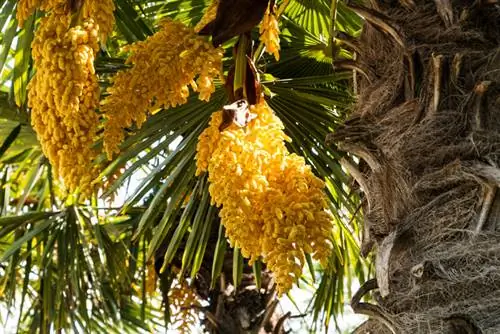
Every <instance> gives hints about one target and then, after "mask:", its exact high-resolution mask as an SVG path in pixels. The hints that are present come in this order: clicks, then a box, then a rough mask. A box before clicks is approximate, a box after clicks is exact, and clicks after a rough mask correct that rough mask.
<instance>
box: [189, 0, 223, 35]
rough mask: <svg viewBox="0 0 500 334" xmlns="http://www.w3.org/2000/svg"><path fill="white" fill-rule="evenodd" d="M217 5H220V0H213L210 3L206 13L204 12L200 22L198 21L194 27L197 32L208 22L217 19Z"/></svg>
mask: <svg viewBox="0 0 500 334" xmlns="http://www.w3.org/2000/svg"><path fill="white" fill-rule="evenodd" d="M217 7H219V0H212V2H211V3H210V5H209V6H208V7H207V9H206V10H205V13H203V17H202V18H201V20H200V22H198V23H197V24H196V26H195V27H194V31H195V32H199V31H200V30H201V29H203V28H204V27H205V26H206V25H207V24H208V23H210V22H212V21H213V20H215V17H216V16H217Z"/></svg>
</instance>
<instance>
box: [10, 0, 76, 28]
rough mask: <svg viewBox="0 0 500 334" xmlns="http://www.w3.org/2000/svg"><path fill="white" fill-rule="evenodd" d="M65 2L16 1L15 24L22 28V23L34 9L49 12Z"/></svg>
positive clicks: (43, 0)
mask: <svg viewBox="0 0 500 334" xmlns="http://www.w3.org/2000/svg"><path fill="white" fill-rule="evenodd" d="M65 2H67V0H18V1H17V9H16V18H17V22H18V24H19V26H20V27H22V26H23V24H24V22H25V21H26V20H27V19H28V17H30V16H31V14H33V12H34V11H35V10H36V9H38V8H39V9H41V10H43V11H49V10H51V9H53V8H56V7H58V6H59V5H62V4H64V3H65Z"/></svg>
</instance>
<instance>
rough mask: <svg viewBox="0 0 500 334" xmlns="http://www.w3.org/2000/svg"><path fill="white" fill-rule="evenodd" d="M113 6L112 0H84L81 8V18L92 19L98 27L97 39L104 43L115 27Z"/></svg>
mask: <svg viewBox="0 0 500 334" xmlns="http://www.w3.org/2000/svg"><path fill="white" fill-rule="evenodd" d="M114 11H115V4H114V2H113V0H86V1H84V2H83V6H82V16H83V17H84V18H92V19H93V20H94V21H95V23H96V24H97V26H98V27H99V39H100V40H101V41H106V39H107V37H108V36H109V34H111V32H112V31H113V27H114V25H115V17H114V15H113V12H114Z"/></svg>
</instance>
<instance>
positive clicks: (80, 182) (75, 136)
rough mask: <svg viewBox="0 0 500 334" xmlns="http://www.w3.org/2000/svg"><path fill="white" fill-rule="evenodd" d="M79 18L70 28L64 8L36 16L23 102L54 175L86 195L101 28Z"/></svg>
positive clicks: (95, 123) (89, 182) (92, 172)
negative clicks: (31, 72)
mask: <svg viewBox="0 0 500 334" xmlns="http://www.w3.org/2000/svg"><path fill="white" fill-rule="evenodd" d="M87 2H89V3H90V2H92V1H87ZM106 2H107V1H106ZM96 3H97V0H96ZM99 3H100V4H103V3H105V2H102V1H99ZM96 8H98V7H96ZM96 10H97V9H96ZM90 14H91V13H90V12H89V15H90ZM82 19H83V23H82V24H81V25H76V26H74V27H71V20H72V19H71V14H70V13H69V11H68V9H67V8H66V6H57V7H54V8H53V9H52V10H51V11H50V13H49V15H48V16H46V17H44V18H43V19H42V20H41V22H40V27H39V29H38V30H37V31H36V34H35V38H34V40H33V43H32V56H33V60H34V63H35V67H36V73H35V75H34V77H33V78H32V80H31V81H30V83H29V86H28V89H29V93H28V106H29V107H30V108H31V122H32V124H33V127H34V129H35V131H36V132H37V135H38V138H39V140H40V142H41V144H42V149H43V151H44V153H45V155H46V156H47V157H48V159H49V161H50V162H51V164H52V166H54V169H55V171H56V173H57V174H58V175H60V176H61V177H62V178H63V180H64V184H65V186H66V187H67V188H68V189H69V190H70V191H74V190H76V189H77V188H78V187H79V188H80V191H81V193H82V194H84V195H89V194H90V192H91V191H92V190H93V186H92V181H93V180H94V178H95V176H96V173H97V170H96V167H95V166H93V165H92V162H93V160H94V158H95V157H96V152H95V151H94V150H93V149H92V145H93V143H94V140H95V138H96V131H97V127H98V123H99V116H98V114H97V113H96V112H95V109H96V107H97V106H98V105H99V85H98V81H97V76H96V74H95V70H94V58H95V55H96V53H97V52H98V50H99V44H98V43H99V33H100V31H99V27H98V25H97V24H96V23H95V21H94V20H93V19H92V18H91V17H85V16H84V17H82ZM112 20H113V19H112V18H108V21H109V22H111V21H112Z"/></svg>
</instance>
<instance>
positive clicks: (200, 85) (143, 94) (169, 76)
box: [101, 20, 222, 157]
mask: <svg viewBox="0 0 500 334" xmlns="http://www.w3.org/2000/svg"><path fill="white" fill-rule="evenodd" d="M130 51H131V55H130V57H129V58H128V59H127V64H131V65H133V67H132V68H130V69H128V70H125V71H122V72H119V73H118V74H117V75H116V77H115V78H114V83H113V86H112V87H110V88H109V89H108V93H110V95H109V96H108V97H107V98H106V99H105V100H104V101H103V103H102V106H101V111H103V112H104V115H105V118H106V123H105V125H104V147H105V150H106V152H107V154H108V156H109V157H111V156H112V155H113V153H115V152H118V151H119V149H118V145H119V144H120V143H121V141H122V140H123V138H124V134H123V129H124V128H126V127H130V126H131V125H132V123H135V124H136V125H137V126H138V127H140V126H141V125H142V124H143V123H144V121H145V120H146V115H147V113H148V112H151V113H153V112H155V111H157V110H158V109H159V108H161V107H163V108H169V107H175V106H177V105H180V104H184V103H186V101H187V98H188V96H189V86H191V87H192V89H193V90H195V91H197V92H199V98H200V99H201V100H204V101H208V100H209V99H210V95H211V94H212V93H213V92H214V91H215V86H214V78H215V77H218V76H220V75H221V73H220V71H221V64H222V49H215V48H214V47H213V46H212V45H210V44H209V43H208V42H207V41H205V40H204V39H203V38H201V37H199V36H197V35H196V34H195V32H194V30H193V28H189V27H186V26H185V25H183V24H182V23H180V22H175V21H171V20H166V21H165V22H163V23H162V29H161V30H160V31H158V32H157V33H156V34H154V35H153V36H151V37H149V38H148V39H147V40H145V41H143V42H138V43H136V44H134V45H132V46H131V47H130ZM196 77H197V79H196ZM195 79H196V80H195Z"/></svg>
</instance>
